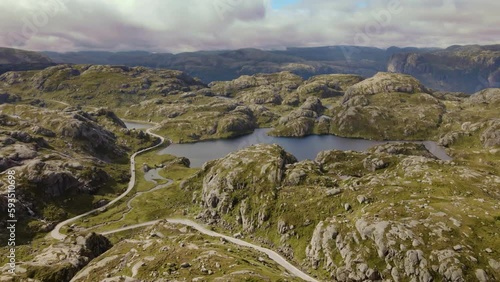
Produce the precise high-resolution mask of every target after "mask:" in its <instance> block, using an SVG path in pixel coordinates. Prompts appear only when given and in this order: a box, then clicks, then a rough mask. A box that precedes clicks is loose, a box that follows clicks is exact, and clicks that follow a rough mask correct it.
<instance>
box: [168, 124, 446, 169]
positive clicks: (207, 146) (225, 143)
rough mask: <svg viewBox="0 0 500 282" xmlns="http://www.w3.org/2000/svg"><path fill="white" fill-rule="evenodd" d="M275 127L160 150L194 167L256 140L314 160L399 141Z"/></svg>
mask: <svg viewBox="0 0 500 282" xmlns="http://www.w3.org/2000/svg"><path fill="white" fill-rule="evenodd" d="M270 130H271V129H269V128H260V129H256V130H255V131H254V132H253V133H252V134H249V135H245V136H241V137H238V138H233V139H219V140H210V141H202V142H197V143H187V144H171V145H170V146H168V147H167V148H165V149H163V150H161V151H160V152H159V154H170V155H174V156H178V157H186V158H188V159H189V160H190V161H191V167H201V166H202V165H203V164H204V163H205V162H207V161H210V160H214V159H218V158H222V157H224V156H226V155H227V154H229V153H231V152H234V151H237V150H240V149H243V148H245V147H248V146H250V145H254V144H260V143H264V144H278V145H280V146H282V147H283V148H284V149H285V150H286V151H287V152H289V153H291V154H292V155H294V156H295V157H296V158H297V159H298V160H299V161H301V160H305V159H310V160H314V159H315V158H316V155H317V154H318V153H319V152H321V151H325V150H342V151H348V150H352V151H366V150H367V149H368V148H370V147H372V146H375V145H379V144H385V143H391V142H397V141H371V140H364V139H353V138H343V137H338V136H334V135H310V136H306V137H301V138H287V137H273V136H268V135H267V132H269V131H270ZM414 143H422V144H424V145H425V146H426V148H427V149H428V150H429V151H430V152H431V153H433V154H434V155H435V156H436V157H438V158H439V159H442V160H450V159H451V158H450V157H449V156H448V155H447V154H446V151H445V150H444V148H443V147H441V146H439V145H437V144H436V142H432V141H423V142H419V141H415V142H414Z"/></svg>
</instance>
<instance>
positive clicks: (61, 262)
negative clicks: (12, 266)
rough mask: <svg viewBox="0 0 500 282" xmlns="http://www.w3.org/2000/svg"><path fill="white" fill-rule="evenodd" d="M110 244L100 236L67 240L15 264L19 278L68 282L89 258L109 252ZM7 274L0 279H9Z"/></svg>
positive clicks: (48, 281) (94, 235) (92, 235)
mask: <svg viewBox="0 0 500 282" xmlns="http://www.w3.org/2000/svg"><path fill="white" fill-rule="evenodd" d="M112 246H113V245H112V244H111V242H110V241H109V240H108V239H107V238H106V237H104V236H102V235H97V234H95V233H90V234H87V235H85V236H76V237H68V238H67V239H66V240H65V241H64V242H62V243H56V244H53V245H51V246H49V247H48V248H46V249H44V250H43V251H42V252H41V253H39V254H37V255H36V256H35V257H34V258H33V259H32V260H30V261H26V262H22V263H18V264H17V266H16V267H17V269H18V271H17V273H16V274H17V275H18V277H24V278H25V279H27V278H32V279H36V280H37V281H47V282H65V281H66V282H67V281H70V280H71V278H73V276H74V275H75V274H76V273H77V272H78V271H79V270H80V269H82V268H83V267H85V266H86V265H87V264H88V263H89V262H90V261H91V260H92V259H94V258H96V257H98V256H100V255H101V254H102V253H104V252H106V251H107V250H109V249H110V248H111V247H112ZM6 267H7V266H6ZM8 277H9V276H8V275H4V276H2V278H6V279H8Z"/></svg>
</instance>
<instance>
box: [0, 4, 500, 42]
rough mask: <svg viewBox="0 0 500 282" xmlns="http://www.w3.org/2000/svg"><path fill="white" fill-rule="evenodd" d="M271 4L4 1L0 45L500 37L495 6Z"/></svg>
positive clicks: (473, 39) (481, 39)
mask: <svg viewBox="0 0 500 282" xmlns="http://www.w3.org/2000/svg"><path fill="white" fill-rule="evenodd" d="M272 1H276V0H212V1H206V0H183V1H177V0H148V1H141V0H45V1H37V0H17V1H15V2H13V1H8V2H10V3H6V2H7V1H1V2H0V10H1V11H2V18H0V45H1V46H8V47H17V48H24V49H30V50H55V51H76V50H150V51H160V52H184V51H194V50H213V49H235V48H245V47H256V48H284V47H287V46H324V45H339V44H346V45H365V46H376V47H388V46H392V45H396V46H417V47H421V46H437V47H446V46H449V45H454V44H495V43H499V42H498V39H499V38H500V31H499V30H498V29H497V28H496V27H497V26H500V20H499V18H498V16H497V15H496V11H499V10H500V2H499V1H490V0H478V1H475V2H472V1H465V0H442V1H436V0H422V1H414V0H371V1H366V0H360V1H348V0H337V1H329V0H307V1H305V0H302V1H284V2H286V3H289V4H288V5H276V2H272ZM278 2H279V1H278ZM282 2H283V1H282Z"/></svg>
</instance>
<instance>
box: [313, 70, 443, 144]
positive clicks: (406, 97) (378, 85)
mask: <svg viewBox="0 0 500 282" xmlns="http://www.w3.org/2000/svg"><path fill="white" fill-rule="evenodd" d="M428 92H429V91H428V90H427V89H426V88H425V87H424V86H423V85H422V84H421V83H420V82H419V81H418V80H416V79H415V78H413V77H411V76H408V75H402V74H390V73H378V74H377V75H375V76H374V77H372V78H369V79H366V80H363V81H362V82H360V83H357V84H355V85H353V86H351V87H349V89H348V90H347V91H346V93H345V94H344V96H343V99H342V103H341V105H340V106H338V107H335V108H334V109H333V111H334V112H335V116H333V117H332V118H333V119H332V120H331V121H329V122H327V123H325V125H324V126H323V127H324V129H323V130H322V133H335V134H338V135H341V136H346V137H359V138H367V139H379V140H386V139H392V140H398V139H399V140H408V139H417V140H418V139H428V138H429V137H430V136H431V135H432V134H435V133H436V132H437V129H438V127H439V126H440V124H441V121H442V116H443V115H444V113H445V107H444V105H443V103H442V102H441V101H439V100H438V99H436V98H435V97H433V96H432V95H430V94H428Z"/></svg>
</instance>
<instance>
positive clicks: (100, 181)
mask: <svg viewBox="0 0 500 282" xmlns="http://www.w3.org/2000/svg"><path fill="white" fill-rule="evenodd" d="M0 89H1V93H2V94H1V96H0V99H1V100H0V101H2V103H3V104H2V105H0V111H1V116H0V138H1V139H0V141H1V142H2V146H1V147H0V151H1V152H2V154H1V156H2V157H1V159H0V171H5V170H6V169H9V168H13V169H16V171H18V173H19V176H20V179H24V180H23V181H24V182H22V185H23V189H20V191H19V192H18V193H19V200H20V203H21V205H22V206H23V212H22V213H23V218H24V219H23V220H24V221H23V222H24V223H23V224H24V226H26V228H27V229H26V230H28V232H27V234H22V236H24V237H25V238H26V240H25V242H30V246H33V247H29V248H28V247H25V246H28V245H25V246H22V247H20V252H22V253H21V254H20V255H19V259H20V264H19V267H20V268H19V269H20V270H21V271H22V275H23V276H22V279H25V278H26V279H27V278H31V279H33V281H69V280H70V279H71V277H74V281H96V280H103V281H123V280H124V279H125V280H126V281H141V280H146V281H150V280H153V281H172V280H174V281H175V280H181V281H182V280H194V281H212V280H213V281H245V280H247V281H294V279H296V278H294V277H293V276H290V274H287V272H285V271H284V270H283V269H282V268H281V267H279V266H277V264H276V263H275V262H274V261H273V260H271V259H270V258H268V257H267V256H265V255H263V254H262V253H259V252H257V251H254V250H251V249H246V248H243V247H239V246H236V245H233V244H231V243H228V242H225V241H224V240H222V241H221V240H219V239H217V238H212V237H209V236H206V235H204V234H202V233H199V232H197V231H195V230H193V229H191V228H188V227H186V226H183V225H182V224H172V223H167V222H165V221H159V220H160V219H167V218H189V219H192V220H197V221H199V222H202V223H204V224H206V225H207V226H208V228H210V229H213V230H215V231H217V232H219V233H224V234H229V235H232V237H235V238H240V239H243V240H247V241H248V242H252V243H254V244H257V245H261V246H264V247H266V248H269V249H273V250H275V251H277V252H279V253H280V254H281V255H282V256H283V257H285V258H286V259H287V260H288V261H289V262H291V263H293V264H294V265H296V266H298V267H299V268H300V269H302V270H303V271H305V272H308V273H310V275H312V276H314V277H316V278H317V279H318V280H319V281H332V280H333V281H496V280H500V267H499V265H500V259H499V255H498V254H499V249H500V241H499V238H500V237H499V236H498V230H500V221H499V219H500V211H499V209H500V206H499V204H498V203H499V202H500V201H499V200H500V176H499V175H500V170H499V168H500V116H499V113H498V108H499V107H500V89H498V88H488V89H484V90H482V91H479V92H477V93H475V94H473V95H471V96H467V95H463V93H453V92H437V91H434V90H432V89H430V87H428V86H427V85H425V84H423V83H421V82H420V81H419V80H417V79H416V78H414V77H412V76H409V75H404V74H396V73H386V72H378V73H376V74H375V75H374V76H372V77H368V78H364V77H361V76H358V75H339V74H329V75H320V76H314V77H311V78H309V79H307V80H304V79H303V78H302V77H301V76H299V75H297V74H293V73H291V72H287V71H283V72H278V73H272V74H256V75H244V76H241V77H238V78H237V79H234V80H231V81H214V82H212V83H210V84H208V85H205V84H203V83H201V82H200V81H199V80H197V79H194V78H191V77H190V76H188V75H186V74H184V73H182V72H180V71H170V70H151V69H146V68H142V67H122V66H97V65H60V66H56V67H51V68H48V69H45V70H42V71H28V72H8V73H5V74H3V75H1V76H0ZM69 105H74V107H72V106H69ZM102 106H108V107H111V108H112V111H111V110H109V108H101V107H102ZM118 116H119V117H121V118H125V119H129V120H142V121H151V122H155V123H158V126H157V127H156V128H154V130H153V131H154V132H156V133H158V134H160V135H163V136H165V137H166V138H168V139H170V140H172V141H173V142H195V141H200V140H207V139H219V138H230V137H234V136H238V135H242V134H246V133H249V132H251V131H252V130H253V129H255V128H259V127H273V128H274V129H273V130H272V131H271V134H273V135H276V136H290V137H301V136H306V135H311V134H335V135H341V136H346V137H356V138H365V139H377V140H384V139H390V140H432V141H436V142H438V143H439V144H441V145H442V146H445V147H446V151H447V153H448V154H449V155H450V156H451V158H452V160H449V161H444V160H440V159H437V158H436V157H435V156H434V155H433V154H431V153H430V152H429V151H428V150H427V149H426V148H425V146H424V145H421V144H417V143H415V144H414V143H402V142H397V143H389V144H384V145H379V146H375V147H373V148H371V149H369V150H367V151H365V152H354V151H323V152H321V153H319V154H318V155H317V156H316V158H314V159H313V160H304V161H297V159H296V158H295V157H294V156H293V155H291V154H290V153H288V152H286V151H285V150H284V149H283V148H282V147H280V146H278V145H263V144H260V145H253V146H250V147H247V148H244V149H242V150H239V151H236V152H232V153H230V154H229V155H227V156H226V157H224V158H221V159H218V160H213V161H210V162H207V163H205V165H203V167H202V168H201V169H193V168H189V161H187V160H185V159H178V158H175V157H173V156H160V155H157V154H156V153H157V152H156V151H152V152H149V153H146V154H143V155H140V156H138V157H137V160H136V166H135V168H132V169H134V170H135V171H136V172H137V179H136V182H137V183H136V186H135V188H134V191H133V192H132V196H131V197H127V198H126V199H125V200H123V201H120V202H118V203H116V205H115V206H113V207H109V208H106V209H103V210H102V211H99V212H98V213H95V214H92V215H89V216H88V217H85V218H82V219H80V220H78V221H75V222H74V224H72V225H71V226H67V227H65V228H64V229H63V230H62V231H61V232H64V233H65V234H67V235H69V236H68V237H67V239H66V240H65V241H63V242H54V241H53V240H51V239H47V238H44V235H45V234H46V233H47V232H48V231H49V230H50V229H51V228H52V227H53V225H54V223H55V222H59V221H61V220H62V219H64V218H68V217H71V216H75V215H77V214H80V213H82V212H84V211H86V210H89V209H90V208H91V207H100V206H101V207H102V205H103V204H105V203H107V202H108V201H110V200H111V199H112V198H113V197H114V196H115V195H118V194H120V192H121V191H122V190H123V189H124V186H126V185H125V183H127V182H128V180H129V177H130V175H129V174H128V173H129V169H130V167H129V164H128V156H129V154H130V153H131V152H133V151H137V150H138V149H139V148H145V147H149V146H151V145H152V144H154V143H155V140H154V138H152V137H150V136H149V135H148V134H145V133H144V132H142V131H138V130H128V129H125V128H124V124H123V122H122V121H121V120H120V119H119V118H118ZM153 168H154V170H155V171H156V172H157V173H158V175H159V177H158V178H157V179H156V180H155V181H148V180H145V178H144V175H145V173H147V172H149V171H150V170H151V169H153ZM2 187H5V184H4V185H3V186H2ZM134 193H135V194H134ZM4 202H5V201H4V200H2V203H4ZM0 207H2V214H5V212H3V210H4V208H5V206H4V205H0ZM150 221H154V222H155V223H156V224H155V225H153V226H152V227H147V228H145V227H142V228H138V229H135V230H123V231H122V230H121V229H120V228H126V227H127V226H131V225H132V226H133V225H136V224H141V223H144V222H150ZM113 231H115V232H113ZM118 231H120V232H118ZM92 232H97V233H101V232H111V233H109V235H106V237H107V238H108V239H104V237H101V236H100V235H96V234H93V233H92ZM108 240H109V241H108ZM91 242H94V243H91ZM104 251H106V252H105V253H103V252H104ZM102 253H103V254H102ZM44 260H46V261H50V262H51V264H50V266H46V265H45V264H44V263H43V261H44ZM2 279H10V278H8V277H7V276H4V277H2ZM20 279H21V278H20ZM7 281H8V280H7Z"/></svg>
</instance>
